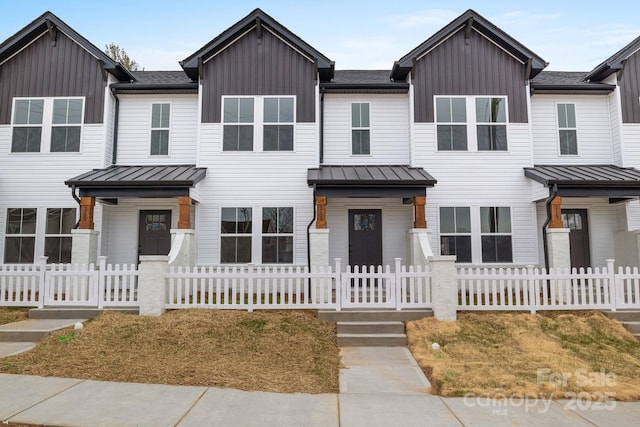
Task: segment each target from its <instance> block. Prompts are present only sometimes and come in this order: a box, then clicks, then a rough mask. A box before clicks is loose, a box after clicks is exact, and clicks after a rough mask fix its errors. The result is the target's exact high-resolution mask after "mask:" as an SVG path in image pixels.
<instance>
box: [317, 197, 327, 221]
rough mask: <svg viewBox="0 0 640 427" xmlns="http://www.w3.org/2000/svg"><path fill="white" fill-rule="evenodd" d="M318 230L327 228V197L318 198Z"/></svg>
mask: <svg viewBox="0 0 640 427" xmlns="http://www.w3.org/2000/svg"><path fill="white" fill-rule="evenodd" d="M316 228H322V229H324V228H327V197H326V196H316Z"/></svg>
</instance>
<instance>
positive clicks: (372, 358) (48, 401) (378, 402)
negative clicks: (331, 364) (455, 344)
mask: <svg viewBox="0 0 640 427" xmlns="http://www.w3.org/2000/svg"><path fill="white" fill-rule="evenodd" d="M0 363H2V362H1V361H0ZM343 363H344V365H345V368H344V369H341V371H340V394H338V395H336V394H321V395H309V394H280V393H267V392H245V391H239V390H233V389H218V388H211V387H190V386H167V385H156V384H133V383H113V382H103V381H92V380H78V379H63V378H42V377H35V376H26V375H9V374H0V420H1V421H9V422H12V423H25V424H38V425H39V424H43V425H58V426H133V425H137V426H175V425H179V426H207V425H210V426H274V427H275V426H278V427H283V426H296V427H297V426H322V427H324V426H348V427H357V426H373V427H375V426H385V427H386V426H402V427H411V426H513V425H522V426H539V425H552V426H612V427H613V426H616V427H618V426H627V425H636V424H637V423H638V420H639V419H640V402H633V403H626V402H615V404H614V405H613V404H612V403H613V402H608V403H602V404H600V405H599V406H596V404H595V403H594V404H593V405H587V404H586V403H588V402H581V401H573V402H571V401H543V400H532V401H526V400H525V401H523V400H518V399H512V400H507V401H499V400H488V399H481V398H441V397H438V396H433V395H430V394H428V388H429V383H428V382H427V380H426V378H425V377H424V375H423V374H422V372H421V371H420V369H419V368H418V366H417V364H416V362H415V360H414V359H413V357H411V354H410V353H409V351H408V350H407V349H406V348H403V347H345V348H343ZM612 406H615V407H612ZM579 408H581V409H579Z"/></svg>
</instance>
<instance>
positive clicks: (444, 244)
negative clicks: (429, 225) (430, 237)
mask: <svg viewBox="0 0 640 427" xmlns="http://www.w3.org/2000/svg"><path fill="white" fill-rule="evenodd" d="M440 253H441V254H442V255H456V256H457V259H456V261H457V262H471V213H470V208H468V207H441V208H440Z"/></svg>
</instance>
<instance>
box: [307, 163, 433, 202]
mask: <svg viewBox="0 0 640 427" xmlns="http://www.w3.org/2000/svg"><path fill="white" fill-rule="evenodd" d="M436 182H437V181H436V179H435V178H434V177H432V176H431V175H430V174H429V173H428V172H427V171H425V170H424V169H423V168H414V167H411V166H407V165H323V166H320V167H319V168H313V169H309V170H308V172H307V183H308V184H309V185H313V186H315V187H316V194H317V195H318V196H333V197H414V196H424V195H425V193H426V188H427V187H433V186H434V185H435V184H436Z"/></svg>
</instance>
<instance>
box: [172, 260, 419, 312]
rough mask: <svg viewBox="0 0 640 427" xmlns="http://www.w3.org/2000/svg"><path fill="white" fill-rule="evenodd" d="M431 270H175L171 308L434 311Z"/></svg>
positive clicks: (387, 268) (338, 266)
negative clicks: (413, 309)
mask: <svg viewBox="0 0 640 427" xmlns="http://www.w3.org/2000/svg"><path fill="white" fill-rule="evenodd" d="M430 277H431V276H430V273H429V271H428V269H425V270H423V269H421V268H417V269H414V268H413V267H409V269H407V268H406V266H402V265H401V261H400V259H399V258H398V259H396V265H395V271H394V272H391V268H390V267H389V266H386V267H385V268H384V269H383V267H381V266H379V267H363V268H361V269H360V268H358V267H356V268H354V269H352V268H350V267H349V266H347V268H346V271H345V272H343V271H342V268H341V261H340V260H339V259H337V260H336V263H335V266H334V267H333V268H332V267H330V266H327V267H312V268H311V269H309V268H308V267H306V266H305V267H245V266H242V267H195V268H189V267H186V268H182V267H178V268H173V267H172V268H171V269H170V271H169V273H168V275H167V283H168V301H167V308H173V309H179V308H196V307H198V308H221V309H245V310H249V311H252V310H254V309H278V308H280V309H284V308H299V309H334V310H341V309H342V308H354V307H359V308H365V307H369V308H371V307H375V308H380V307H385V308H394V309H396V310H402V309H403V308H429V307H431V289H430V285H431V282H430Z"/></svg>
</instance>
